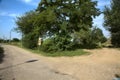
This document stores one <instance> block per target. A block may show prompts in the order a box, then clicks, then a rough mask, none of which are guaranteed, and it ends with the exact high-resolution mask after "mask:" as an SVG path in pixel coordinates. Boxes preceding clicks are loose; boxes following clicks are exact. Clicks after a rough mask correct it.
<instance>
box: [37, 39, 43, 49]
mask: <svg viewBox="0 0 120 80" xmlns="http://www.w3.org/2000/svg"><path fill="white" fill-rule="evenodd" d="M41 45H42V38H40V37H39V39H38V51H40V46H41Z"/></svg>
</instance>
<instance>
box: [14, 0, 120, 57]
mask: <svg viewBox="0 0 120 80" xmlns="http://www.w3.org/2000/svg"><path fill="white" fill-rule="evenodd" d="M119 5H120V1H119V0H112V1H111V5H110V7H105V9H104V11H103V12H100V10H99V9H98V8H97V2H96V1H91V0H85V1H77V0H74V1H72V0H56V1H53V0H49V1H47V0H41V1H40V3H39V5H38V7H37V8H36V9H35V10H33V11H29V12H26V13H25V14H24V15H23V16H20V17H17V20H16V24H17V25H18V27H17V28H16V31H18V32H20V33H22V39H21V41H20V42H21V43H20V42H19V43H18V42H16V41H13V42H14V43H13V44H15V45H18V46H22V47H24V48H27V49H31V50H33V51H35V52H36V51H37V50H38V48H39V53H42V54H43V55H48V56H49V55H51V56H57V55H58V56H62V55H67V56H71V55H72V56H74V55H81V54H85V53H86V52H84V51H83V49H96V48H102V47H106V46H108V47H111V46H112V47H120V40H119V39H120V23H119V22H120V16H119V13H120V8H119ZM100 14H104V15H105V16H104V27H105V28H106V29H107V30H109V31H110V33H111V37H110V38H109V39H107V38H106V37H105V36H104V35H103V32H102V30H101V29H100V28H98V26H93V25H92V24H93V18H95V17H96V16H99V15H100ZM39 38H41V41H38V39H39ZM15 42H16V43H15ZM108 43H109V44H108Z"/></svg>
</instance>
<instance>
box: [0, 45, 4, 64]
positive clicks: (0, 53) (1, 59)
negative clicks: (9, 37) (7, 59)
mask: <svg viewBox="0 0 120 80" xmlns="http://www.w3.org/2000/svg"><path fill="white" fill-rule="evenodd" d="M4 56H5V55H4V49H3V48H2V47H0V64H1V63H2V62H3V58H4Z"/></svg>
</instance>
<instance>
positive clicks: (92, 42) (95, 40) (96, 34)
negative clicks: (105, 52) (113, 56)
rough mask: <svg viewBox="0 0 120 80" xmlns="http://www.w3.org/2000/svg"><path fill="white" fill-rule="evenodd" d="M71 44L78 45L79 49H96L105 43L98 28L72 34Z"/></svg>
mask: <svg viewBox="0 0 120 80" xmlns="http://www.w3.org/2000/svg"><path fill="white" fill-rule="evenodd" d="M74 35H75V36H74V40H73V42H74V43H75V44H76V43H78V44H79V47H80V48H97V47H101V44H102V43H104V42H106V40H107V39H106V38H105V37H104V35H103V33H102V30H101V29H99V28H96V27H95V28H93V29H90V30H89V31H84V30H81V31H80V32H77V33H75V34H74Z"/></svg>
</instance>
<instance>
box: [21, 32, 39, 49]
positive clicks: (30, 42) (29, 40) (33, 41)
mask: <svg viewBox="0 0 120 80" xmlns="http://www.w3.org/2000/svg"><path fill="white" fill-rule="evenodd" d="M37 43H38V36H37V35H34V34H31V33H30V34H28V35H25V36H24V37H23V41H22V44H23V46H24V47H26V48H29V49H33V48H35V47H37Z"/></svg>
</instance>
